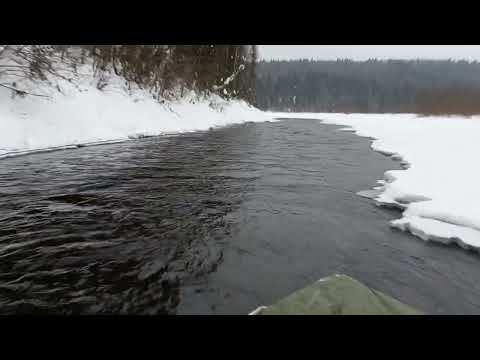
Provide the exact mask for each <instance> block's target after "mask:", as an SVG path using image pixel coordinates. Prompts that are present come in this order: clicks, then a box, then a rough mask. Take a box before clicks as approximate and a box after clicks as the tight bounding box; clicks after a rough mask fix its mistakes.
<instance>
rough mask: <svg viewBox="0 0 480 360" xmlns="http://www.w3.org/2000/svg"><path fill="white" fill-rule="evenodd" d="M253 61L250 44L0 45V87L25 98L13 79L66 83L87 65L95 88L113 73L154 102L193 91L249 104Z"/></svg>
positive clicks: (252, 90)
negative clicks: (52, 79)
mask: <svg viewBox="0 0 480 360" xmlns="http://www.w3.org/2000/svg"><path fill="white" fill-rule="evenodd" d="M256 60H257V48H256V46H255V45H0V86H3V87H8V88H13V89H14V90H12V91H17V92H18V93H26V92H25V91H23V90H22V89H21V88H17V85H18V84H17V83H18V80H21V79H29V80H32V81H38V82H40V81H44V80H46V79H47V75H50V76H54V77H66V78H68V79H70V80H72V79H73V78H74V76H73V75H74V74H75V72H76V70H77V68H78V67H79V66H80V65H82V64H86V63H89V64H92V66H93V69H94V71H95V76H96V77H97V78H98V85H97V87H98V88H99V89H102V88H103V87H105V86H107V84H108V74H109V73H112V72H114V73H115V74H116V75H119V76H122V77H123V78H124V79H125V80H126V82H127V83H129V84H135V85H137V86H138V87H140V88H144V89H148V90H149V91H151V92H152V94H154V95H155V96H157V97H158V98H159V99H160V98H168V97H170V96H172V94H175V95H178V93H179V92H180V96H182V95H183V94H184V92H185V91H186V90H195V91H197V92H199V93H217V94H219V95H220V96H222V97H224V98H239V99H244V100H246V101H248V102H251V103H253V102H254V100H255V78H256V77H255V64H256Z"/></svg>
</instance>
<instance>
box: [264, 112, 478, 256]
mask: <svg viewBox="0 0 480 360" xmlns="http://www.w3.org/2000/svg"><path fill="white" fill-rule="evenodd" d="M272 115H273V116H275V117H285V118H304V119H305V118H306V119H319V120H322V122H324V123H329V124H337V125H346V126H347V128H344V129H343V130H350V131H355V132H356V134H358V135H360V136H366V137H372V138H374V141H373V143H372V148H373V149H374V150H377V151H380V152H382V153H385V154H388V155H391V156H393V157H394V158H395V159H399V160H400V159H402V160H403V162H404V163H405V164H406V165H407V169H405V170H391V171H387V172H386V173H385V178H384V180H381V181H379V186H378V187H377V188H376V189H377V190H380V191H379V195H377V196H376V198H375V199H376V200H377V201H378V202H379V203H381V204H390V205H394V206H398V207H400V208H402V209H404V212H403V214H402V218H401V219H398V220H394V221H392V223H391V224H392V226H394V227H397V228H399V229H402V230H407V231H410V232H411V233H413V234H415V235H417V236H419V237H420V238H422V239H424V240H429V239H432V240H437V241H441V242H444V243H449V242H457V243H458V244H459V245H461V246H463V247H473V248H476V249H480V165H479V164H480V117H471V118H463V117H420V116H417V115H415V114H331V113H326V114H319V113H302V114H298V113H295V114H292V113H272Z"/></svg>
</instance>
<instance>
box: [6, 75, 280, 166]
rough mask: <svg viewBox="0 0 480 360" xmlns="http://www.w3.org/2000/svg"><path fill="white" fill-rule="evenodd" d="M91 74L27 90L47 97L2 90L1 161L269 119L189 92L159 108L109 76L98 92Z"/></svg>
mask: <svg viewBox="0 0 480 360" xmlns="http://www.w3.org/2000/svg"><path fill="white" fill-rule="evenodd" d="M90 69H91V67H90V66H84V67H83V69H80V71H79V74H80V75H78V78H77V79H76V81H75V85H73V83H70V82H68V81H65V80H56V82H57V83H56V85H55V86H54V87H53V88H52V87H45V86H44V87H42V86H37V87H36V88H32V87H31V86H30V87H29V88H27V89H28V90H29V91H31V92H32V93H36V94H38V93H40V94H47V95H48V97H38V96H25V97H20V96H13V93H12V91H11V90H8V89H5V88H0V157H5V156H11V155H15V154H21V153H25V152H30V151H35V150H45V149H51V148H58V147H69V146H76V145H79V144H91V143H101V142H111V141H122V140H127V139H130V138H135V137H138V136H149V135H159V134H164V133H176V132H185V131H194V130H207V129H209V128H211V127H216V126H224V125H229V124H234V123H241V122H245V121H265V120H270V119H271V118H270V117H269V116H268V115H266V114H265V113H264V112H262V111H260V110H258V109H256V108H254V107H252V106H249V105H248V104H247V103H245V102H243V101H225V100H223V99H221V98H220V97H218V96H216V95H211V96H209V97H207V98H205V97H203V98H199V97H198V96H195V94H193V93H191V94H188V95H187V96H185V97H183V98H182V99H181V100H176V101H165V102H164V103H163V104H161V103H159V102H158V101H157V100H154V99H153V97H152V95H151V94H150V93H148V92H147V91H145V90H141V89H127V85H126V84H125V81H124V80H123V79H122V78H120V77H118V76H115V75H113V74H110V75H109V77H110V78H109V80H108V84H109V85H108V86H106V87H105V88H104V89H102V90H98V89H97V87H96V83H97V81H98V80H97V79H95V78H94V77H93V75H92V73H91V70H90ZM22 85H23V87H22V89H24V88H25V86H26V85H28V84H22ZM57 85H58V89H60V90H61V92H59V91H58V90H57V89H56V88H57Z"/></svg>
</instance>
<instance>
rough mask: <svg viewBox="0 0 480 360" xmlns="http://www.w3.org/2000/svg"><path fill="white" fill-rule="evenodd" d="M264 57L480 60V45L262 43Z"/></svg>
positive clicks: (267, 58) (261, 48)
mask: <svg viewBox="0 0 480 360" xmlns="http://www.w3.org/2000/svg"><path fill="white" fill-rule="evenodd" d="M259 48H260V58H262V59H265V60H271V59H277V60H284V59H304V58H306V59H310V58H313V59H322V60H331V59H338V58H340V59H347V58H348V59H353V60H368V59H369V58H377V59H465V60H470V61H472V60H477V61H480V45H260V46H259Z"/></svg>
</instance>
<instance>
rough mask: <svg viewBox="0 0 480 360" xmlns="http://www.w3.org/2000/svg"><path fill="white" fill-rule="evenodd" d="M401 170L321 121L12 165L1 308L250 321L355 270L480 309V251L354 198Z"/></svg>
mask: <svg viewBox="0 0 480 360" xmlns="http://www.w3.org/2000/svg"><path fill="white" fill-rule="evenodd" d="M395 168H399V164H398V163H396V162H394V161H392V160H391V159H389V158H387V157H385V156H382V155H380V154H378V153H375V152H374V151H372V150H371V149H370V140H369V139H366V138H361V137H357V136H355V135H353V134H351V133H347V132H340V131H338V127H336V126H332V125H323V124H320V123H319V122H318V121H313V120H283V121H280V122H273V123H258V124H242V125H237V126H231V127H227V128H221V129H217V130H212V131H207V132H198V133H191V134H184V135H179V136H170V137H155V138H146V139H141V140H136V141H132V142H125V143H121V144H111V145H104V146H95V147H86V148H79V149H74V150H64V151H56V152H50V153H38V154H31V155H28V156H22V157H16V158H9V159H3V160H1V161H0V204H1V206H0V313H2V314H24V313H27V314H32V313H34V314H36V313H49V314H56V313H61V314H246V313H248V312H250V311H252V310H253V309H255V308H256V307H258V306H260V305H268V304H271V303H273V302H275V301H277V300H279V299H280V298H282V297H284V296H286V295H288V294H289V293H291V292H293V291H295V290H297V289H300V288H302V287H304V286H306V285H308V284H309V283H311V282H314V281H316V280H318V279H319V278H321V277H324V276H327V275H331V274H333V273H344V274H348V275H350V276H353V277H355V278H356V279H358V280H359V281H361V282H363V283H365V284H367V285H369V286H371V287H374V288H376V289H378V290H381V291H384V292H386V293H388V294H390V295H392V296H394V297H396V298H398V299H399V300H402V301H404V302H406V303H408V304H410V305H413V306H415V307H417V308H419V309H420V310H423V311H426V312H429V313H437V314H441V313H450V314H452V313H455V314H466V313H480V281H479V280H480V256H479V255H477V254H474V253H470V252H466V251H464V250H461V249H459V248H457V247H448V246H443V245H438V244H433V243H425V242H423V241H421V240H419V239H417V238H415V237H413V236H411V235H408V234H405V233H402V232H399V231H395V230H392V229H391V228H390V227H389V225H388V222H389V220H391V219H393V218H395V217H398V216H399V213H398V212H396V211H395V210H387V209H383V208H379V207H377V206H375V204H374V203H373V202H372V201H370V200H369V199H365V198H362V197H360V196H358V195H356V192H358V191H361V190H366V189H369V188H371V187H372V186H374V185H375V182H376V180H378V179H381V178H382V175H383V173H384V171H385V170H388V169H395Z"/></svg>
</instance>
